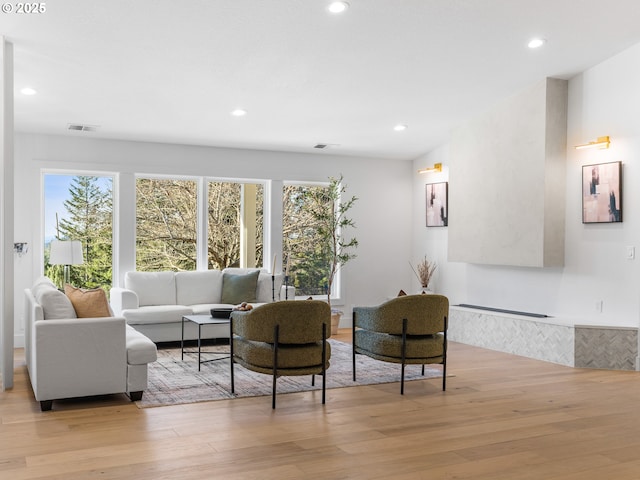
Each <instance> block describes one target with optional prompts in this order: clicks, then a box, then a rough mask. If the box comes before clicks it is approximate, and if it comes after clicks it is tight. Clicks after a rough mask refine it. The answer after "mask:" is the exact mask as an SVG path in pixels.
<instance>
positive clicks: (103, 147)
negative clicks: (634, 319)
mask: <svg viewBox="0 0 640 480" xmlns="http://www.w3.org/2000/svg"><path fill="white" fill-rule="evenodd" d="M15 151H16V171H15V179H16V185H17V188H16V191H15V201H16V208H15V213H16V218H15V238H16V241H20V242H28V243H29V247H30V248H29V253H28V254H27V255H24V256H23V257H21V258H16V271H15V285H16V288H15V299H16V309H15V335H16V345H20V344H21V342H22V337H23V333H24V312H23V307H22V303H23V301H22V297H23V290H24V288H28V287H29V286H30V285H31V283H32V282H33V280H34V279H35V278H37V276H39V275H40V274H41V273H42V272H41V268H42V266H41V261H40V259H41V258H42V249H43V247H42V245H41V243H42V241H41V239H42V222H43V221H42V212H41V195H40V191H41V185H40V183H41V172H42V170H43V169H48V170H50V169H62V170H68V171H92V172H105V173H113V172H115V173H118V183H119V185H120V191H121V195H120V198H119V202H120V204H119V205H120V206H119V208H118V207H117V208H118V211H119V212H120V214H121V218H120V225H121V226H122V230H121V231H120V232H119V238H131V236H132V235H133V232H132V230H133V228H134V226H135V218H132V212H134V209H133V208H132V206H133V205H134V202H135V196H134V189H133V186H134V183H133V178H134V174H136V173H143V174H144V173H155V174H174V175H197V176H201V175H202V176H211V177H223V178H241V179H266V180H275V181H276V182H280V181H316V182H318V181H320V182H321V181H326V180H327V178H328V177H329V176H339V175H340V174H341V173H342V174H343V175H344V179H345V184H346V185H347V194H348V195H356V196H357V197H358V198H359V200H358V202H356V205H355V206H354V208H353V210H352V212H353V214H352V217H353V219H354V220H355V223H356V227H357V228H356V230H355V231H354V232H353V233H354V235H355V236H356V237H357V238H358V241H359V243H360V245H359V247H358V249H357V252H356V253H357V255H358V257H357V258H356V259H355V260H353V261H352V262H350V263H349V264H347V265H346V267H344V272H343V275H344V279H343V284H344V290H343V293H344V305H342V306H338V305H337V306H338V307H339V308H341V309H342V310H343V311H344V317H343V323H348V321H349V319H350V313H351V307H352V306H354V305H373V304H377V303H380V302H382V301H384V300H386V298H387V297H389V296H391V295H394V294H395V293H396V292H397V291H398V290H399V289H400V288H407V287H406V285H407V284H409V282H410V275H411V270H410V269H409V266H408V264H407V260H408V258H409V252H410V251H411V235H410V233H409V232H410V231H411V208H410V207H409V205H410V202H411V189H410V188H408V186H409V185H410V184H411V178H412V173H411V172H412V165H411V162H399V161H389V160H380V159H371V158H352V157H341V156H336V155H328V154H325V153H323V154H295V153H284V152H267V151H258V150H239V149H222V148H208V147H195V146H183V145H167V144H154V143H142V142H128V141H110V140H95V139H86V138H79V137H77V136H51V135H34V134H25V133H22V134H18V135H16V146H15ZM276 182H274V183H275V184H277V183H276ZM119 247H121V248H120V252H119V253H120V259H121V261H120V264H119V265H117V268H119V270H120V272H119V274H120V276H122V275H123V274H124V271H126V270H128V269H130V268H131V267H132V265H133V262H134V257H133V251H132V249H131V248H129V249H127V246H126V245H119ZM129 247H132V245H129ZM281 259H282V255H281V252H278V261H279V262H280V261H281Z"/></svg>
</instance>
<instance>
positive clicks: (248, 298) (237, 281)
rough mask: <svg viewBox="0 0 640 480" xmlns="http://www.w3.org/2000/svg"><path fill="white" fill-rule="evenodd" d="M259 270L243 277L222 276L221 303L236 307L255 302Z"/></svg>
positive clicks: (224, 274)
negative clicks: (239, 304) (240, 304)
mask: <svg viewBox="0 0 640 480" xmlns="http://www.w3.org/2000/svg"><path fill="white" fill-rule="evenodd" d="M259 274H260V270H256V271H255V272H250V273H247V274H244V275H234V274H233V273H228V272H224V273H223V274H222V303H227V304H231V305H236V304H238V303H242V302H255V301H256V288H257V286H258V275H259Z"/></svg>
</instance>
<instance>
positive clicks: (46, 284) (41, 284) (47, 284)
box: [31, 276, 57, 298]
mask: <svg viewBox="0 0 640 480" xmlns="http://www.w3.org/2000/svg"><path fill="white" fill-rule="evenodd" d="M43 288H57V287H56V286H55V284H54V283H53V282H52V281H51V280H50V279H49V277H44V276H43V277H40V278H38V279H37V280H36V281H35V282H33V286H32V287H31V293H32V294H33V296H34V297H36V298H37V296H38V292H40V290H42V289H43Z"/></svg>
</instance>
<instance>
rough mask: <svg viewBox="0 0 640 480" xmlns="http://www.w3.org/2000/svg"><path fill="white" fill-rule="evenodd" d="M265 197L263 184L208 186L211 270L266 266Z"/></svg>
mask: <svg viewBox="0 0 640 480" xmlns="http://www.w3.org/2000/svg"><path fill="white" fill-rule="evenodd" d="M263 197H264V188H263V186H262V185H261V184H254V183H235V182H215V181H211V182H209V183H208V202H207V210H208V212H207V218H208V225H207V227H208V231H207V236H208V242H207V264H208V268H209V269H223V268H226V267H247V268H250V267H259V266H261V265H262V261H263V256H262V252H263V205H264V200H263Z"/></svg>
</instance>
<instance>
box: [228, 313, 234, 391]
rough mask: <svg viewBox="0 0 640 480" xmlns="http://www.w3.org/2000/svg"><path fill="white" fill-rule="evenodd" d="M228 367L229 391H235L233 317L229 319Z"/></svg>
mask: <svg viewBox="0 0 640 480" xmlns="http://www.w3.org/2000/svg"><path fill="white" fill-rule="evenodd" d="M229 368H230V370H231V393H235V385H234V381H233V318H231V319H230V320H229Z"/></svg>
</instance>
